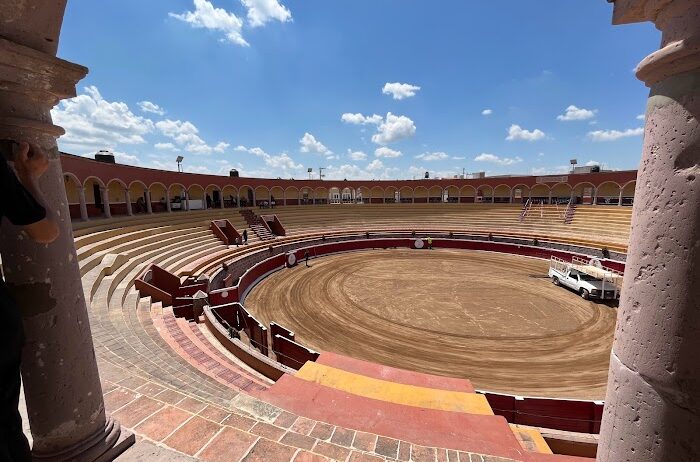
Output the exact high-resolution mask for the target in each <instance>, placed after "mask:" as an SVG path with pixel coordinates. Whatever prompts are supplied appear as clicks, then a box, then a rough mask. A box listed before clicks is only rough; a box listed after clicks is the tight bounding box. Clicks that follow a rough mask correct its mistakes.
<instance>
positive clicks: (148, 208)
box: [146, 189, 153, 214]
mask: <svg viewBox="0 0 700 462" xmlns="http://www.w3.org/2000/svg"><path fill="white" fill-rule="evenodd" d="M146 213H148V214H151V213H153V204H151V191H149V190H148V189H147V190H146Z"/></svg>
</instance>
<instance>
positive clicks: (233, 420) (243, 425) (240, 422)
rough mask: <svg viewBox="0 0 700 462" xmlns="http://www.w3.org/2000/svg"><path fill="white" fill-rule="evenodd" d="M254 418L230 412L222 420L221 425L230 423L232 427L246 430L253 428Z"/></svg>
mask: <svg viewBox="0 0 700 462" xmlns="http://www.w3.org/2000/svg"><path fill="white" fill-rule="evenodd" d="M255 422H256V421H255V420H253V419H251V418H249V417H245V416H242V415H238V414H231V415H230V416H228V417H226V418H225V419H224V421H223V422H221V424H222V425H230V426H232V427H236V428H238V429H240V430H244V431H248V430H250V429H251V428H253V425H255Z"/></svg>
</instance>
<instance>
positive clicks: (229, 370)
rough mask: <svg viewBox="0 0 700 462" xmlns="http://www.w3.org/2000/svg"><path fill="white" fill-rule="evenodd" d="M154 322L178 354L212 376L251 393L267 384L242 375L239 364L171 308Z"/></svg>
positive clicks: (260, 389)
mask: <svg viewBox="0 0 700 462" xmlns="http://www.w3.org/2000/svg"><path fill="white" fill-rule="evenodd" d="M155 323H156V325H157V326H159V327H161V328H162V329H164V330H161V331H160V333H161V335H162V336H163V337H164V338H165V339H166V342H168V343H169V344H170V345H171V346H172V347H173V349H174V350H175V351H177V352H178V354H180V355H181V356H183V357H185V359H187V361H188V362H189V363H190V364H191V365H194V366H195V367H196V368H197V369H199V370H200V371H202V372H204V373H205V374H207V375H208V376H210V377H212V378H213V379H214V380H217V381H218V382H220V383H222V384H224V385H225V386H227V387H231V388H233V389H234V390H237V391H245V392H246V393H247V394H250V395H258V394H259V393H260V392H261V391H264V390H266V389H267V388H268V386H267V384H264V383H262V382H261V381H259V380H258V379H257V377H252V376H250V375H242V374H241V372H242V370H241V368H239V367H238V366H237V365H235V364H233V363H232V362H230V361H229V360H228V358H226V357H224V356H223V355H221V354H220V352H218V351H217V350H215V349H214V348H213V347H209V346H208V345H206V344H205V343H203V342H202V339H200V338H198V337H197V336H196V335H195V333H194V332H193V330H192V328H191V326H190V325H189V322H188V321H187V320H185V319H182V318H180V319H178V318H175V316H174V315H173V313H172V310H171V309H166V310H164V312H163V315H162V316H159V317H157V318H156V320H155Z"/></svg>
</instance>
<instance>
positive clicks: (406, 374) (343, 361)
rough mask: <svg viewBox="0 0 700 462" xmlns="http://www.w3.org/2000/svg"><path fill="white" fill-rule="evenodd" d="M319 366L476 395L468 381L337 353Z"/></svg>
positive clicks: (325, 355) (323, 355)
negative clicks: (384, 364) (408, 369)
mask: <svg viewBox="0 0 700 462" xmlns="http://www.w3.org/2000/svg"><path fill="white" fill-rule="evenodd" d="M316 362H317V363H319V364H324V365H326V366H331V367H335V368H336V369H342V370H344V371H347V372H352V373H354V374H359V375H364V376H366V377H372V378H375V379H381V380H386V381H388V382H396V383H401V384H404V385H415V386H417V387H424V388H435V389H436V390H447V391H461V392H464V393H474V387H473V386H472V384H471V382H470V381H469V380H467V379H456V378H452V377H443V376H439V375H431V374H423V373H421V372H414V371H407V370H405V369H397V368H395V367H390V366H383V365H381V364H375V363H370V362H367V361H362V360H360V359H355V358H350V357H348V356H343V355H339V354H337V353H331V352H324V353H321V356H320V357H319V358H318V359H317V360H316Z"/></svg>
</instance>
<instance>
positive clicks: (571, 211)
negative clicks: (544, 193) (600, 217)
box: [564, 202, 576, 225]
mask: <svg viewBox="0 0 700 462" xmlns="http://www.w3.org/2000/svg"><path fill="white" fill-rule="evenodd" d="M574 215H576V204H574V203H573V202H569V205H568V206H567V207H566V212H564V223H565V224H567V225H570V224H571V221H572V220H573V219H574Z"/></svg>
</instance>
